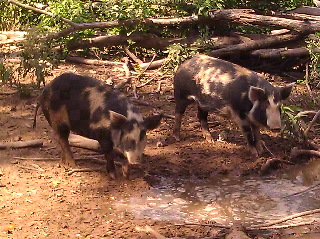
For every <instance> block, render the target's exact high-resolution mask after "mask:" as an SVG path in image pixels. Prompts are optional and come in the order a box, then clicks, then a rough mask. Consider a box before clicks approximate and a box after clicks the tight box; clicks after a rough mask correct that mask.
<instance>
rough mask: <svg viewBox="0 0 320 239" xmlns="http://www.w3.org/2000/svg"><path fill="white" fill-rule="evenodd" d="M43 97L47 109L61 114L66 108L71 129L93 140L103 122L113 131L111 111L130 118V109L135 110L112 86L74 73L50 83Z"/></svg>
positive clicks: (63, 75)
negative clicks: (95, 131)
mask: <svg viewBox="0 0 320 239" xmlns="http://www.w3.org/2000/svg"><path fill="white" fill-rule="evenodd" d="M43 98H44V100H43V101H45V102H46V101H47V102H48V103H46V104H47V106H44V108H49V109H50V110H51V111H54V112H58V111H61V109H62V108H64V107H65V109H66V111H67V115H68V119H67V120H68V123H69V125H70V129H71V130H72V131H73V132H75V133H78V134H80V135H83V136H85V137H89V138H92V136H91V134H92V132H91V131H92V129H93V127H94V126H95V125H100V127H101V125H102V122H103V127H104V128H105V129H106V130H109V128H110V127H111V126H110V115H109V110H111V111H114V112H116V113H119V114H121V115H123V116H125V117H127V116H128V112H129V108H130V112H132V111H134V109H135V107H134V106H133V105H132V103H131V102H130V101H129V99H128V98H127V97H125V96H124V95H123V94H121V93H120V92H119V91H117V90H115V89H113V88H112V87H111V86H109V85H107V84H105V83H104V82H102V81H100V80H97V79H94V78H91V77H89V76H80V75H76V74H73V73H64V74H62V75H60V76H58V77H57V78H55V79H54V80H53V81H52V82H50V84H49V85H47V87H46V88H45V90H44V92H43ZM135 111H136V112H138V110H135ZM141 118H142V117H141ZM49 123H50V122H49Z"/></svg>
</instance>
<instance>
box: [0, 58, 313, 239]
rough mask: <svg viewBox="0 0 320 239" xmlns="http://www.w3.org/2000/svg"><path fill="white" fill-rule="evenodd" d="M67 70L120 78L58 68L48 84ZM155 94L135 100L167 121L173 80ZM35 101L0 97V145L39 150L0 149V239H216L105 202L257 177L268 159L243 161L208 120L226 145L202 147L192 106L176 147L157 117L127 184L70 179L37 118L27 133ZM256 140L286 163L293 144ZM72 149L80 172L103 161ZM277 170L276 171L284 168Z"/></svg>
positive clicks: (94, 175)
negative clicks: (163, 182) (165, 188)
mask: <svg viewBox="0 0 320 239" xmlns="http://www.w3.org/2000/svg"><path fill="white" fill-rule="evenodd" d="M67 71H72V72H76V73H79V74H86V75H90V76H93V77H96V78H98V79H101V80H107V79H111V78H112V79H113V80H114V82H115V83H117V82H119V81H120V80H121V78H123V77H124V72H123V71H122V70H121V69H114V68H113V69H111V68H104V69H101V68H99V67H91V66H84V65H76V66H75V65H71V64H63V65H61V66H60V67H59V69H57V70H55V71H53V72H52V75H51V76H50V77H48V78H47V79H46V80H47V81H50V80H51V79H53V78H54V77H56V76H58V75H60V74H61V73H63V72H67ZM119 72H120V73H119ZM278 83H279V82H278ZM133 84H137V85H139V84H141V83H140V82H133ZM157 87H158V84H157V83H156V80H155V82H152V83H151V84H149V85H146V86H144V87H143V88H141V89H139V91H138V93H139V96H140V100H141V101H144V102H148V103H150V104H152V105H154V106H156V107H159V108H160V109H161V111H163V112H165V113H166V114H168V115H174V102H172V101H171V100H170V99H171V98H170V97H171V96H172V95H173V89H172V79H171V78H169V79H167V83H165V84H162V85H161V90H160V92H156V89H157ZM12 90H14V89H12V88H10V87H8V86H2V87H1V91H2V92H5V91H6V92H7V91H12ZM303 91H305V90H304V86H298V87H296V89H295V91H294V95H293V97H292V98H291V101H292V102H293V101H294V100H299V102H301V97H302V96H303V95H304V96H303V97H305V99H308V100H309V101H310V98H308V97H309V96H308V94H307V93H305V94H302V93H301V92H303ZM125 92H126V94H127V95H129V96H130V97H132V96H133V93H132V88H129V87H127V88H126V90H125ZM298 92H299V93H298ZM38 94H39V92H37V91H33V92H32V96H31V98H23V97H20V96H19V94H11V95H1V97H0V125H1V131H0V140H1V141H2V142H10V141H20V140H22V141H25V140H33V139H42V140H43V141H44V143H43V146H42V147H37V148H23V149H5V150H0V195H1V197H0V201H1V203H0V210H1V221H0V238H156V237H155V235H154V234H153V233H148V232H145V231H144V229H145V228H146V226H150V227H151V228H152V229H154V230H155V231H156V232H158V233H160V234H161V235H163V236H165V237H181V238H204V237H209V238H215V236H218V235H219V232H220V230H221V229H219V228H213V227H208V226H192V227H190V226H189V227H188V226H175V225H174V223H175V222H172V221H169V222H168V221H153V220H150V219H147V218H146V219H137V218H135V217H134V216H133V215H132V214H131V213H130V212H129V211H128V212H126V211H124V212H122V213H115V210H114V208H113V204H112V202H113V201H116V200H120V199H121V198H122V197H125V196H128V195H132V196H140V195H142V194H143V193H144V192H146V191H147V190H149V189H150V188H151V187H153V186H155V185H157V183H158V182H159V180H160V178H161V177H170V178H191V177H195V178H201V179H208V180H214V179H215V177H217V176H218V175H219V174H225V175H232V176H239V177H241V176H243V175H254V176H257V177H259V170H260V169H261V166H262V165H263V164H264V163H265V162H266V161H267V160H268V159H270V158H272V156H271V155H270V154H269V153H268V152H266V153H264V154H263V155H262V157H261V158H259V159H256V160H253V159H250V155H249V153H248V152H247V151H246V146H245V142H244V140H243V137H242V136H241V134H240V133H239V131H238V130H237V129H236V127H235V125H234V124H233V123H231V122H229V121H225V120H223V119H221V118H219V117H214V116H213V115H210V119H209V121H210V122H211V123H210V126H211V132H212V135H213V137H214V138H215V139H217V138H218V135H219V133H220V132H221V131H222V130H227V131H228V132H229V133H228V138H227V140H226V141H223V142H219V141H215V142H207V141H206V140H205V139H204V138H203V137H202V133H201V129H200V126H199V124H198V123H197V117H196V107H195V106H192V107H190V108H189V109H188V110H187V113H186V115H185V117H184V119H183V125H182V140H181V142H176V141H175V140H174V139H173V138H172V126H173V120H172V119H171V118H164V119H163V121H162V124H161V126H160V127H158V128H157V129H155V130H153V131H151V132H148V135H147V137H148V144H147V147H146V149H145V162H144V164H143V165H142V166H141V170H136V171H135V172H134V173H133V174H132V175H131V178H130V180H125V179H123V178H122V177H121V176H120V170H119V168H118V167H117V173H118V175H119V177H118V179H117V180H110V179H109V178H108V177H107V175H106V174H105V173H103V172H77V173H73V174H72V175H70V176H69V175H67V173H66V170H65V168H64V167H63V165H61V164H60V161H59V160H56V158H59V150H60V149H59V147H58V146H57V144H56V142H55V141H54V139H53V137H52V131H51V129H50V127H49V125H48V123H47V122H46V120H45V119H44V116H43V115H42V113H39V114H38V121H37V127H36V129H35V130H34V129H32V127H31V126H32V123H33V120H32V119H33V116H34V110H35V105H34V104H36V96H37V95H38ZM292 102H287V103H288V104H292ZM137 106H138V107H139V108H140V110H141V112H142V114H143V115H144V116H147V115H150V114H152V113H153V112H154V108H152V107H149V106H141V105H137ZM39 112H41V111H39ZM262 139H263V140H264V141H265V143H266V145H267V146H268V148H269V149H270V150H271V151H272V152H273V153H274V154H275V155H278V157H280V158H284V159H288V155H289V153H290V150H291V148H292V147H293V146H294V145H295V143H294V141H293V140H291V139H281V138H280V137H279V135H277V134H272V133H270V132H268V131H263V132H262ZM72 150H73V152H74V155H75V157H76V158H78V159H79V160H78V161H77V166H78V167H79V168H86V167H101V165H97V164H95V163H94V162H92V161H90V160H89V159H86V158H88V155H90V156H92V155H94V156H95V157H97V158H101V159H102V156H101V155H98V154H96V153H94V152H91V151H88V150H83V149H78V148H73V149H72ZM17 157H24V158H29V159H21V158H17ZM36 158H43V160H36ZM279 167H280V168H278V169H277V170H276V171H278V172H279V171H281V170H282V169H283V167H290V166H285V165H280V166H279ZM276 171H272V172H271V173H274V172H276ZM312 228H313V227H310V229H312ZM277 235H278V234H277V232H275V233H274V234H273V238H279V237H280V236H277ZM159 238H160V237H159Z"/></svg>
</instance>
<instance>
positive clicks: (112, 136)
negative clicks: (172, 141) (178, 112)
mask: <svg viewBox="0 0 320 239" xmlns="http://www.w3.org/2000/svg"><path fill="white" fill-rule="evenodd" d="M39 106H41V108H42V111H43V113H44V115H45V117H46V119H47V121H48V122H49V124H50V125H51V127H52V128H53V130H54V132H55V133H56V135H57V138H58V142H59V144H60V145H61V147H62V161H63V163H65V164H67V165H68V166H70V167H73V166H74V165H75V161H74V158H73V156H72V152H71V150H70V146H69V142H68V137H69V133H70V130H71V131H73V132H74V133H76V134H79V135H81V136H84V137H87V138H90V139H95V140H97V141H98V142H99V143H100V146H101V149H102V151H103V153H104V154H105V157H106V160H107V171H108V173H109V175H110V177H111V178H115V177H116V174H115V165H114V151H113V147H114V146H116V147H118V148H120V149H121V150H122V151H123V153H124V155H125V156H126V158H127V160H128V164H125V165H124V166H123V167H122V173H123V175H124V176H125V177H127V178H128V177H129V169H130V167H129V165H139V164H140V162H141V157H142V154H143V151H144V148H145V146H146V131H147V130H151V129H154V128H155V127H157V126H158V125H159V123H160V120H161V118H162V115H153V116H149V117H147V118H145V119H143V118H142V115H141V114H140V113H139V111H138V109H137V108H136V107H135V106H134V105H133V104H132V102H131V101H130V100H129V99H128V98H127V97H126V96H125V95H123V94H122V93H120V92H119V91H117V90H115V89H113V88H112V87H111V86H108V85H107V84H105V83H103V82H102V81H99V80H97V79H94V78H91V77H88V76H80V75H76V74H73V73H64V74H62V75H60V76H58V77H57V78H55V79H54V80H53V81H52V82H50V83H49V84H48V85H47V86H46V87H45V88H44V90H43V92H42V94H41V96H40V98H39V103H38V106H37V110H38V108H39ZM37 110H36V113H35V118H34V126H35V124H36V114H37Z"/></svg>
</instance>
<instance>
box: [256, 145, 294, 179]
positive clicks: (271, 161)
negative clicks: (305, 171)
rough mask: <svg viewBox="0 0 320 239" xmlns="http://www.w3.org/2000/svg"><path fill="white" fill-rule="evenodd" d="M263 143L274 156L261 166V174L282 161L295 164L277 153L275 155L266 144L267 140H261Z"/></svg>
mask: <svg viewBox="0 0 320 239" xmlns="http://www.w3.org/2000/svg"><path fill="white" fill-rule="evenodd" d="M261 143H262V145H263V147H264V148H265V149H266V150H267V151H268V152H269V153H270V154H271V156H272V158H271V159H268V160H267V162H266V163H265V164H264V165H263V166H262V167H261V169H260V174H261V175H264V174H266V173H267V172H268V171H269V169H270V168H271V167H277V166H278V165H279V164H280V163H285V164H290V165H292V164H293V163H292V162H290V161H287V160H282V159H279V158H278V157H277V156H276V155H274V154H273V153H272V152H271V151H270V150H269V149H268V147H267V146H266V144H265V142H264V141H263V140H261Z"/></svg>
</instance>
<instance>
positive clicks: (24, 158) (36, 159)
mask: <svg viewBox="0 0 320 239" xmlns="http://www.w3.org/2000/svg"><path fill="white" fill-rule="evenodd" d="M13 158H14V159H20V160H34V161H44V160H60V159H61V158H27V157H13Z"/></svg>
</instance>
